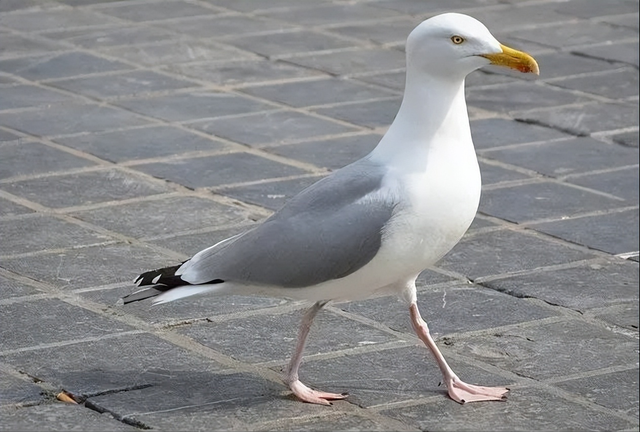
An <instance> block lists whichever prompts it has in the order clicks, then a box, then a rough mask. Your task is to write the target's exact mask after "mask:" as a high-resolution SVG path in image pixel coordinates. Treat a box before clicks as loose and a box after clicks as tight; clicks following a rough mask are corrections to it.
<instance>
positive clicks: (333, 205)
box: [177, 160, 396, 288]
mask: <svg viewBox="0 0 640 432" xmlns="http://www.w3.org/2000/svg"><path fill="white" fill-rule="evenodd" d="M383 176H384V170H383V168H381V167H379V166H377V165H373V164H372V163H370V162H368V161H366V160H365V161H359V162H356V163H355V164H352V165H350V166H348V167H345V168H343V169H342V170H339V171H336V172H335V173H333V174H332V175H331V176H329V177H326V178H324V179H322V180H320V181H319V182H318V183H315V184H314V185H312V186H310V187H309V188H307V189H306V190H304V191H302V192H301V193H300V194H298V195H297V196H296V197H294V198H293V199H292V200H291V201H289V202H288V203H287V205H285V207H283V208H282V209H281V210H280V211H279V212H277V213H276V214H274V215H273V216H271V217H270V218H269V219H267V220H266V221H265V222H264V223H263V224H262V225H260V226H258V227H256V228H255V229H253V230H251V231H249V232H247V233H245V234H243V235H240V236H238V237H237V238H234V239H230V241H228V242H226V243H224V244H219V245H216V247H213V248H210V249H207V250H205V251H203V252H201V253H199V254H197V255H196V256H194V258H193V259H192V260H191V261H189V262H187V263H185V265H184V266H183V268H182V269H181V270H180V272H179V273H177V274H181V278H182V279H183V280H185V281H187V282H189V283H192V284H199V283H206V282H208V281H211V280H214V279H222V280H224V281H234V282H240V283H246V284H252V285H271V286H280V287H285V288H296V287H307V286H312V285H316V284H319V283H322V282H325V281H328V280H332V279H337V278H342V277H345V276H347V275H349V274H351V273H353V272H355V271H356V270H358V269H359V268H361V267H363V266H364V265H365V264H367V263H368V262H369V261H371V259H372V258H373V257H374V256H375V255H376V253H377V252H378V249H379V248H380V245H381V242H382V233H383V229H384V226H385V225H386V223H387V222H388V221H389V220H390V219H391V216H392V214H393V210H394V207H395V204H396V203H395V202H394V200H393V198H392V197H391V195H390V194H385V193H384V192H383V191H381V189H380V188H381V183H382V178H383Z"/></svg>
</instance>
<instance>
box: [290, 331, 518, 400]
mask: <svg viewBox="0 0 640 432" xmlns="http://www.w3.org/2000/svg"><path fill="white" fill-rule="evenodd" d="M438 345H439V348H440V349H441V351H442V353H443V355H444V356H445V358H447V361H448V362H449V365H450V366H451V368H452V369H453V370H454V371H455V372H456V374H458V376H459V377H460V378H461V379H462V380H465V381H466V382H469V383H479V384H482V385H487V386H495V385H501V386H505V385H506V386H509V385H511V384H512V382H510V381H509V380H508V379H505V378H503V377H500V376H497V375H494V374H492V373H490V372H487V371H485V370H483V369H481V368H479V367H478V366H473V365H469V364H467V363H463V362H461V361H457V360H456V359H453V358H449V357H448V356H447V353H448V352H449V351H448V348H447V345H445V344H442V343H440V344H438ZM300 380H301V381H302V382H304V383H306V384H307V385H310V386H312V387H313V388H317V389H320V390H323V391H330V392H336V393H343V392H348V393H349V402H350V403H353V404H356V405H358V406H360V407H363V408H368V407H371V406H374V405H382V404H391V403H394V402H400V401H407V400H411V399H419V398H424V397H431V396H437V397H440V398H442V400H443V401H445V402H446V403H448V404H451V405H449V406H450V407H454V406H455V405H453V404H456V403H457V402H454V401H452V400H451V399H449V398H448V397H447V396H446V388H445V387H444V386H441V385H440V382H441V381H442V374H441V373H440V370H439V369H438V366H437V364H436V362H435V360H433V357H432V356H431V354H430V352H429V350H428V349H427V348H426V347H424V346H422V345H415V346H408V347H403V348H394V349H387V350H382V351H374V352H366V353H359V354H347V355H344V356H340V357H336V358H331V359H326V360H313V361H312V360H307V361H306V362H305V363H303V365H302V367H301V368H300ZM456 409H457V408H456ZM447 411H449V410H447Z"/></svg>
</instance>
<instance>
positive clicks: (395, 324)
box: [336, 286, 554, 338]
mask: <svg viewBox="0 0 640 432" xmlns="http://www.w3.org/2000/svg"><path fill="white" fill-rule="evenodd" d="M418 306H419V307H420V313H421V314H422V316H423V318H424V320H425V321H426V322H427V324H428V325H429V329H430V331H431V334H432V336H434V337H435V338H441V337H445V336H446V335H448V334H451V333H460V332H467V331H477V330H484V329H487V328H492V327H500V326H503V325H511V324H517V323H520V322H528V321H533V320H537V319H542V318H547V317H550V316H553V315H554V313H553V312H551V311H549V310H548V309H544V308H542V307H539V306H535V305H533V304H532V303H531V302H529V301H527V300H523V299H520V298H516V297H513V296H509V295H505V294H502V293H498V292H495V291H492V290H487V289H486V288H483V287H479V286H474V287H473V288H469V287H465V286H453V287H442V288H433V287H427V288H425V289H423V290H421V291H420V292H419V293H418ZM336 307H339V308H340V309H342V310H344V311H346V312H350V313H353V314H357V315H362V316H364V317H366V318H369V319H372V320H375V321H376V322H379V323H382V324H384V325H386V326H387V327H389V328H391V329H393V330H395V331H398V332H403V333H408V334H414V330H413V327H412V326H411V321H410V318H409V308H408V307H407V306H406V305H405V304H404V303H401V302H400V301H399V300H398V299H397V298H396V297H395V296H393V297H382V298H379V299H372V300H364V301H359V302H351V303H344V304H340V305H338V306H336ZM496 311H500V313H496Z"/></svg>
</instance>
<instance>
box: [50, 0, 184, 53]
mask: <svg viewBox="0 0 640 432" xmlns="http://www.w3.org/2000/svg"><path fill="white" fill-rule="evenodd" d="M88 1H92V0H88ZM114 1H121V0H114ZM41 36H44V37H47V38H50V39H52V40H54V41H60V40H62V41H65V42H68V43H71V44H73V45H76V46H79V47H82V48H87V49H100V48H106V47H113V46H119V45H137V44H144V43H153V42H161V41H166V40H170V39H174V38H175V34H173V33H171V32H170V31H167V30H163V29H160V28H157V27H151V26H144V27H141V26H137V25H135V24H131V25H128V26H114V27H107V28H92V27H89V28H83V29H75V30H56V31H52V32H46V33H43V34H41Z"/></svg>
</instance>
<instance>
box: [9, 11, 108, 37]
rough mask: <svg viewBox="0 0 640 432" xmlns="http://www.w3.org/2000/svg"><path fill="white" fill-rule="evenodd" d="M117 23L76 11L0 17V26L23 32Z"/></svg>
mask: <svg viewBox="0 0 640 432" xmlns="http://www.w3.org/2000/svg"><path fill="white" fill-rule="evenodd" d="M117 22H118V20H114V19H113V18H111V17H108V16H106V15H102V14H97V13H95V12H91V11H88V10H78V9H71V10H69V9H57V10H53V9H48V10H34V11H29V12H26V13H20V14H11V15H8V14H7V15H0V25H2V26H5V27H8V28H12V29H14V30H19V31H24V32H37V31H46V30H55V29H63V28H68V27H84V26H98V25H105V24H116V23H117Z"/></svg>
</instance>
